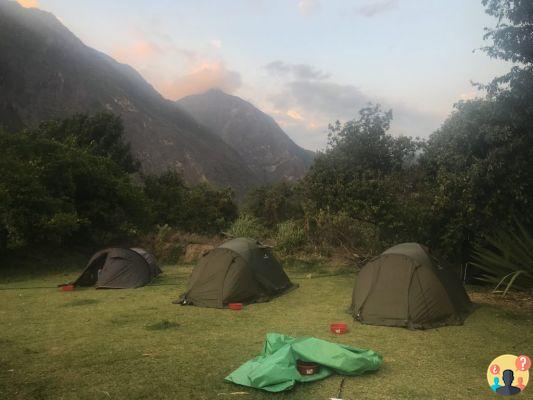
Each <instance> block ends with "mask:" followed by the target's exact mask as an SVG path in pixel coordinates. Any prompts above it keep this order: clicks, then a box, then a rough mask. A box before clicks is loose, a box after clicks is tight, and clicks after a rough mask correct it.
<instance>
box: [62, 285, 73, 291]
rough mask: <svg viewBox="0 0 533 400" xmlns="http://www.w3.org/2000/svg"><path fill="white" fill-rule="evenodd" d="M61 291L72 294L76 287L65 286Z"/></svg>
mask: <svg viewBox="0 0 533 400" xmlns="http://www.w3.org/2000/svg"><path fill="white" fill-rule="evenodd" d="M60 289H61V291H63V292H72V291H73V290H74V285H63V286H61V288H60Z"/></svg>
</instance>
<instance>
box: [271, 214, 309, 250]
mask: <svg viewBox="0 0 533 400" xmlns="http://www.w3.org/2000/svg"><path fill="white" fill-rule="evenodd" d="M275 238H276V244H277V247H278V248H279V249H280V250H282V251H284V252H293V251H295V250H299V249H301V248H302V247H303V246H304V245H305V244H306V243H307V236H306V235H305V231H304V229H303V227H302V226H301V224H298V223H297V222H296V221H292V220H290V221H285V222H282V223H280V224H278V226H277V231H276V237H275Z"/></svg>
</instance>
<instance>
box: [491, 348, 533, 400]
mask: <svg viewBox="0 0 533 400" xmlns="http://www.w3.org/2000/svg"><path fill="white" fill-rule="evenodd" d="M530 367H531V359H530V358H529V357H528V356H526V355H519V356H515V355H512V354H504V355H501V356H498V357H496V358H495V359H494V360H492V362H491V363H490V364H489V366H488V367H487V382H488V384H489V386H490V388H491V389H492V390H493V391H494V392H496V393H497V394H501V395H504V396H508V395H513V394H517V393H520V392H522V391H524V389H525V388H526V386H527V383H528V381H529V371H528V370H529V368H530Z"/></svg>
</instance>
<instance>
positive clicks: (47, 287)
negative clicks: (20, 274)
mask: <svg viewBox="0 0 533 400" xmlns="http://www.w3.org/2000/svg"><path fill="white" fill-rule="evenodd" d="M27 289H57V285H55V286H32V287H8V288H0V290H27Z"/></svg>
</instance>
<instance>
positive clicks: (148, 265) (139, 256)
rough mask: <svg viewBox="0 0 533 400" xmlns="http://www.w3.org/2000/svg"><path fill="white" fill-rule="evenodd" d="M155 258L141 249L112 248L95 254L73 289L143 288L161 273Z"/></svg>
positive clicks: (74, 283)
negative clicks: (79, 287)
mask: <svg viewBox="0 0 533 400" xmlns="http://www.w3.org/2000/svg"><path fill="white" fill-rule="evenodd" d="M161 272H162V271H161V269H160V268H159V267H158V266H157V263H156V259H155V257H154V256H153V255H152V254H150V253H148V252H147V251H145V250H143V249H140V248H131V249H127V248H121V247H113V248H109V249H105V250H102V251H99V252H98V253H96V254H94V255H93V256H92V257H91V259H90V260H89V263H88V264H87V266H86V267H85V269H84V270H83V272H82V273H81V275H80V276H79V277H78V279H76V280H75V281H74V282H72V284H73V285H74V286H93V285H94V286H95V287H96V288H97V289H100V288H106V289H127V288H136V287H140V286H144V285H146V284H147V283H150V282H151V281H152V279H153V278H154V277H156V276H157V275H159V274H160V273H161Z"/></svg>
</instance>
